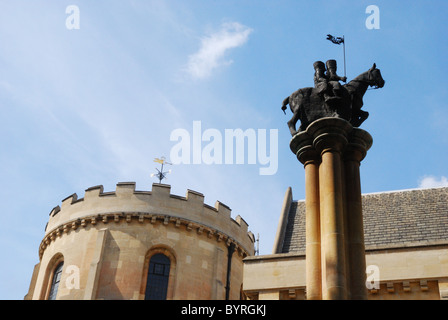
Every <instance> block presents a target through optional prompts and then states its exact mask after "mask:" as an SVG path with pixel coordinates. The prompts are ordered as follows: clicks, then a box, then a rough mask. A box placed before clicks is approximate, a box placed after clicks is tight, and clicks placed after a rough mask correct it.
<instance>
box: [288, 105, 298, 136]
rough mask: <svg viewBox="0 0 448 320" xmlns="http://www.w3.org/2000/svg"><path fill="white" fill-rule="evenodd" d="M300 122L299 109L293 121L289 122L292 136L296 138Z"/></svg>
mask: <svg viewBox="0 0 448 320" xmlns="http://www.w3.org/2000/svg"><path fill="white" fill-rule="evenodd" d="M298 120H299V110H298V108H297V109H296V110H294V114H293V115H292V118H291V120H289V121H288V128H289V131H291V135H292V136H294V135H295V134H296V133H297V130H296V123H297V121H298Z"/></svg>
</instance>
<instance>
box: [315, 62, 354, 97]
mask: <svg viewBox="0 0 448 320" xmlns="http://www.w3.org/2000/svg"><path fill="white" fill-rule="evenodd" d="M325 66H326V69H325ZM313 67H314V87H315V88H316V89H317V93H318V94H319V95H322V96H323V98H324V99H325V102H326V103H327V104H330V105H331V104H333V103H334V102H337V101H338V100H340V99H341V96H342V93H341V90H342V86H341V84H340V83H339V81H344V82H346V81H347V77H340V76H338V75H337V73H336V71H337V64H336V60H328V61H327V63H326V65H325V64H324V63H323V62H322V61H316V62H315V63H314V64H313Z"/></svg>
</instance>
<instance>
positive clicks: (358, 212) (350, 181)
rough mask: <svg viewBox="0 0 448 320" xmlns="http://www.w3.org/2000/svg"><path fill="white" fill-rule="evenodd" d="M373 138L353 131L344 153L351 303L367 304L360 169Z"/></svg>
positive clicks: (356, 129) (354, 129)
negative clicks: (360, 301)
mask: <svg viewBox="0 0 448 320" xmlns="http://www.w3.org/2000/svg"><path fill="white" fill-rule="evenodd" d="M372 142H373V140H372V137H371V136H370V134H369V133H368V132H366V131H364V130H362V129H359V128H353V130H352V131H351V132H350V134H349V137H348V144H347V147H346V149H345V151H344V172H345V188H346V189H345V191H346V224H347V237H348V250H347V252H348V253H349V257H348V263H349V265H348V267H349V270H350V281H349V283H350V299H352V300H366V299H367V288H366V284H365V282H366V259H365V246H364V224H363V215H362V199H361V177H360V172H359V167H360V163H361V161H362V160H363V159H364V157H365V156H366V153H367V150H368V149H369V148H370V147H371V146H372Z"/></svg>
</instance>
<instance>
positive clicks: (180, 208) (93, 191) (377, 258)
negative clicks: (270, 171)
mask: <svg viewBox="0 0 448 320" xmlns="http://www.w3.org/2000/svg"><path fill="white" fill-rule="evenodd" d="M170 191H171V189H170V186H169V185H163V184H154V185H153V187H152V191H136V190H135V183H119V184H117V187H116V190H115V191H114V192H104V191H103V187H102V186H97V187H92V188H89V189H87V190H86V192H85V196H84V198H81V199H78V198H77V195H76V194H73V195H71V196H69V197H67V198H66V199H64V200H63V201H62V204H61V206H57V207H55V208H54V209H53V210H52V211H51V213H50V218H49V221H48V224H47V226H46V230H45V235H44V237H43V240H42V242H41V244H40V246H39V263H38V264H37V265H36V266H35V269H34V272H33V276H32V279H31V284H30V288H29V292H28V294H27V295H26V296H25V299H33V300H38V299H86V300H95V299H105V300H111V299H120V300H121V299H137V300H143V299H185V300H224V299H232V300H237V299H250V300H267V299H270V300H272V299H275V300H305V299H306V279H305V277H306V272H305V258H306V257H305V249H306V241H305V203H304V201H296V200H293V196H292V190H291V188H289V189H288V190H287V192H286V194H285V199H284V203H283V208H282V212H281V214H280V219H279V223H278V230H277V235H276V238H275V243H274V244H273V251H272V254H269V255H261V256H260V255H257V256H256V255H254V241H255V239H254V236H253V234H252V233H251V232H250V231H248V225H247V223H246V222H245V221H244V220H243V219H242V218H241V217H240V216H237V217H236V218H235V219H232V218H231V210H230V209H229V208H228V207H227V206H226V205H224V204H222V203H220V202H216V204H215V206H214V207H212V206H209V205H206V204H204V196H203V195H202V194H200V193H198V192H195V191H191V190H188V191H187V193H186V196H185V197H181V196H177V195H173V194H171V192H170ZM362 203H363V218H364V230H365V247H366V264H367V270H366V272H367V273H366V280H367V281H366V286H367V287H368V299H370V300H407V299H409V300H411V299H416V300H438V299H448V188H447V187H444V188H434V189H415V190H405V191H394V192H382V193H374V194H365V195H363V196H362ZM163 281H165V282H163ZM154 283H156V284H157V283H162V285H156V286H155V287H154V286H153V284H154ZM55 284H56V285H57V286H56V287H57V290H56V291H55V290H54V287H55ZM159 287H162V288H163V289H164V291H163V290H162V292H160V290H159Z"/></svg>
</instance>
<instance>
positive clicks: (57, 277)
mask: <svg viewBox="0 0 448 320" xmlns="http://www.w3.org/2000/svg"><path fill="white" fill-rule="evenodd" d="M63 266H64V262H61V263H59V264H58V265H57V267H56V268H55V269H54V271H53V279H52V280H51V287H50V294H49V295H48V300H56V295H57V294H58V288H59V282H60V281H61V274H62V267H63Z"/></svg>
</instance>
